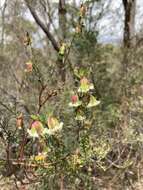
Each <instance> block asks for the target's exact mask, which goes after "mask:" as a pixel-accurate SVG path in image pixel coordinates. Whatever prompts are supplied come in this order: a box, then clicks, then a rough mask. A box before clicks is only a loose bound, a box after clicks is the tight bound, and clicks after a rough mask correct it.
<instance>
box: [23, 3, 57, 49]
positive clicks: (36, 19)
mask: <svg viewBox="0 0 143 190" xmlns="http://www.w3.org/2000/svg"><path fill="white" fill-rule="evenodd" d="M25 2H26V4H27V7H28V8H29V10H30V12H31V14H32V16H33V18H34V19H35V21H36V23H37V24H38V25H39V26H40V27H41V29H42V30H43V31H44V33H45V34H46V36H47V37H48V39H49V40H50V41H51V43H52V45H53V47H54V49H55V50H56V51H57V52H58V51H59V46H58V43H57V41H56V40H55V38H54V37H53V35H52V34H51V33H50V31H49V30H48V28H47V27H46V26H45V25H44V23H43V22H42V21H41V20H40V18H39V17H38V15H37V13H36V11H35V10H34V8H33V7H32V6H31V5H30V3H29V1H28V0H25Z"/></svg>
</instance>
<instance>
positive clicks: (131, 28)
mask: <svg viewBox="0 0 143 190" xmlns="http://www.w3.org/2000/svg"><path fill="white" fill-rule="evenodd" d="M122 1H123V6H124V15H125V19H124V38H123V43H124V47H126V48H129V47H131V45H132V44H133V42H134V39H133V38H134V35H135V13H136V0H122Z"/></svg>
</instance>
